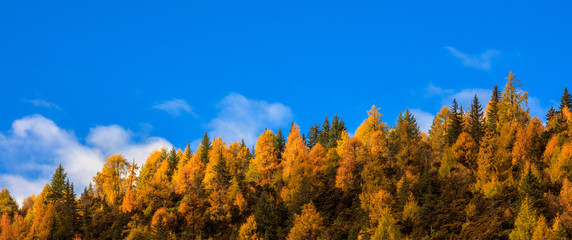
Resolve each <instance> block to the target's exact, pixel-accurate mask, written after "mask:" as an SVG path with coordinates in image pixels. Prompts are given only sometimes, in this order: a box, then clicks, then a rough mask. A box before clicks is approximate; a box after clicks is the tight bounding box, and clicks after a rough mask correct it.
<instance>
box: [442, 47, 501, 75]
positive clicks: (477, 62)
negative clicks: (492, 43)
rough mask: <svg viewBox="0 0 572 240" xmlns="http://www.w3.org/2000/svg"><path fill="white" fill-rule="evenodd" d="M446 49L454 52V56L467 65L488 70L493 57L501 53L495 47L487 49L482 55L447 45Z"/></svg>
mask: <svg viewBox="0 0 572 240" xmlns="http://www.w3.org/2000/svg"><path fill="white" fill-rule="evenodd" d="M445 49H447V50H448V51H449V52H450V53H451V54H453V56H455V57H456V58H458V59H459V60H461V62H462V63H463V65H465V66H466V67H472V68H476V69H481V70H487V71H488V70H490V69H491V61H492V59H493V58H495V57H497V56H499V55H500V52H499V51H497V50H494V49H489V50H486V51H485V52H483V53H481V54H480V55H469V54H466V53H464V52H461V51H459V50H457V49H456V48H454V47H451V46H448V47H445Z"/></svg>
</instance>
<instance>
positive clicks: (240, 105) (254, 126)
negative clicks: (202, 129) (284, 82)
mask: <svg viewBox="0 0 572 240" xmlns="http://www.w3.org/2000/svg"><path fill="white" fill-rule="evenodd" d="M217 107H218V108H219V112H218V114H217V117H216V118H214V119H212V120H211V121H210V122H209V123H208V125H207V128H208V129H209V131H208V132H209V136H210V137H221V138H222V139H223V140H224V141H226V142H233V141H240V140H241V139H244V141H245V143H246V144H247V145H248V146H252V145H253V144H255V140H256V139H257V138H258V135H259V134H261V133H262V131H263V130H264V128H265V127H268V128H277V127H278V126H286V125H287V124H289V121H291V119H292V111H291V110H290V108H289V107H287V106H285V105H283V104H282V103H268V102H266V101H260V100H251V99H248V98H246V97H244V96H242V95H240V94H238V93H231V94H230V95H228V96H226V97H225V98H223V99H222V100H221V101H220V103H218V105H217ZM193 143H194V144H198V141H194V142H193Z"/></svg>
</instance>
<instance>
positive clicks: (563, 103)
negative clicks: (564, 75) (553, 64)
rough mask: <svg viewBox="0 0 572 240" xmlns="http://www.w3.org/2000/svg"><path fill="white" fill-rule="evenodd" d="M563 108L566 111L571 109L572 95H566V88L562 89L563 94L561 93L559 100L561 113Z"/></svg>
mask: <svg viewBox="0 0 572 240" xmlns="http://www.w3.org/2000/svg"><path fill="white" fill-rule="evenodd" d="M564 107H567V108H568V110H570V108H572V95H570V93H568V88H566V87H564V93H562V97H561V98H560V112H562V109H564Z"/></svg>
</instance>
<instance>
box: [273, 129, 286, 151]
mask: <svg viewBox="0 0 572 240" xmlns="http://www.w3.org/2000/svg"><path fill="white" fill-rule="evenodd" d="M274 142H275V143H274V144H275V145H276V149H278V158H282V153H283V152H284V147H286V140H285V139H284V134H283V133H282V128H281V127H278V133H277V134H276V138H274Z"/></svg>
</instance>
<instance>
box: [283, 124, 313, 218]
mask: <svg viewBox="0 0 572 240" xmlns="http://www.w3.org/2000/svg"><path fill="white" fill-rule="evenodd" d="M316 146H321V144H320V143H319V142H318V143H316V145H314V147H316ZM311 171H312V168H311V166H310V165H309V158H308V149H307V148H306V145H305V144H304V140H303V139H302V135H301V134H300V129H299V128H298V126H297V125H293V126H292V130H290V134H288V141H287V142H286V148H285V150H284V162H283V174H282V176H283V179H284V182H285V186H284V188H282V192H281V196H282V199H284V202H285V203H286V204H287V205H288V206H289V207H290V208H291V209H292V210H294V211H296V209H297V208H298V207H300V206H301V205H302V204H304V203H305V202H307V201H309V196H308V194H309V192H310V191H309V190H310V189H309V179H308V178H309V177H310V176H311Z"/></svg>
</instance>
